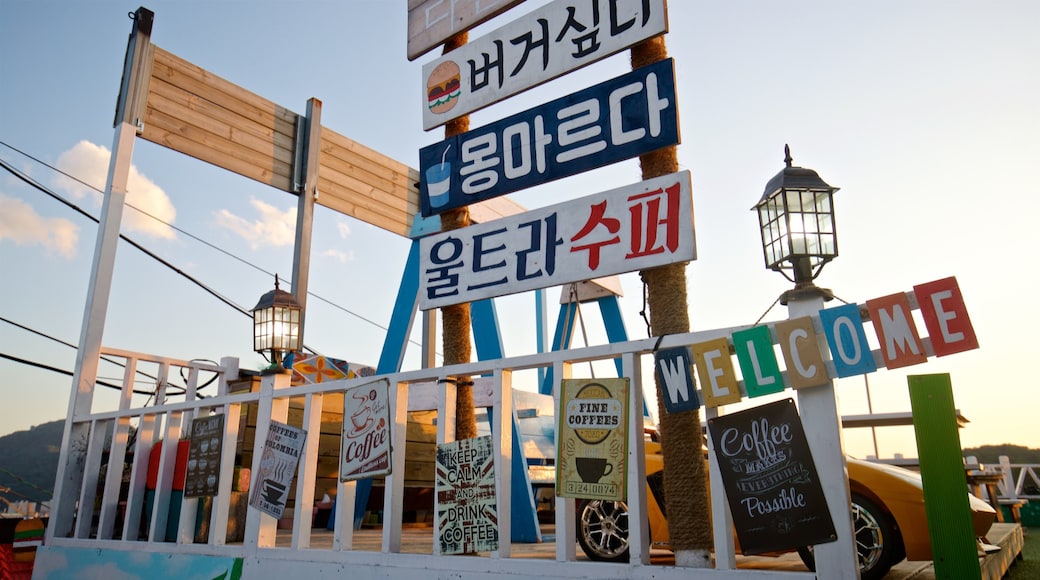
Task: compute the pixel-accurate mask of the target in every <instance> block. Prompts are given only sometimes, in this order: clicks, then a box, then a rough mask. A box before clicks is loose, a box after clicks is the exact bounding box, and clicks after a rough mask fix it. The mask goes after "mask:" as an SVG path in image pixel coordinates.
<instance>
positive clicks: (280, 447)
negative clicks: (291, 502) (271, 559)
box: [249, 421, 307, 519]
mask: <svg viewBox="0 0 1040 580" xmlns="http://www.w3.org/2000/svg"><path fill="white" fill-rule="evenodd" d="M306 438H307V432H306V431H304V430H302V429H297V428H296V427H293V426H292V425H286V424H284V423H279V422H277V421H271V425H270V428H269V429H268V431H267V440H266V441H264V446H263V450H262V451H261V453H263V455H261V456H260V468H259V469H257V472H256V476H255V477H253V489H252V491H251V493H250V494H249V505H251V506H253V507H255V508H256V509H258V510H260V511H262V512H264V513H266V514H268V515H270V516H272V517H274V518H276V519H281V517H282V515H283V514H284V513H285V500H286V499H287V498H288V497H289V486H291V485H292V480H293V476H294V475H295V474H296V465H297V464H298V463H299V461H300V452H301V451H302V450H303V442H304V440H305V439H306Z"/></svg>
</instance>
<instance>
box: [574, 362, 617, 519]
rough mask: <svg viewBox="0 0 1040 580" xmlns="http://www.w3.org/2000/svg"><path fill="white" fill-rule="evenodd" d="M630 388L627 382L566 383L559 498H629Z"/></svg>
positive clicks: (604, 380)
mask: <svg viewBox="0 0 1040 580" xmlns="http://www.w3.org/2000/svg"><path fill="white" fill-rule="evenodd" d="M628 388H629V381H628V379H627V378H621V379H564V380H563V381H562V383H561V391H560V392H561V395H560V412H559V415H558V416H559V417H560V428H559V431H558V432H559V437H560V440H559V445H558V446H557V456H556V495H558V496H561V497H574V498H586V499H605V500H615V501H621V500H624V499H625V473H626V460H627V457H628V436H627V435H628Z"/></svg>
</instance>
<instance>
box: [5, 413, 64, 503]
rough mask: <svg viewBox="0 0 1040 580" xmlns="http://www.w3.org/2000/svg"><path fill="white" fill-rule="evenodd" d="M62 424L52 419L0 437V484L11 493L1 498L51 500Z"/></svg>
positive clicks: (62, 422)
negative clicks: (26, 429)
mask: <svg viewBox="0 0 1040 580" xmlns="http://www.w3.org/2000/svg"><path fill="white" fill-rule="evenodd" d="M64 426H65V421H52V422H50V423H44V424H43V425H37V426H35V427H33V428H31V429H29V430H28V431H18V432H15V433H11V434H10V435H4V436H3V437H0V487H9V488H11V491H12V492H14V493H5V494H4V497H7V498H8V499H10V500H12V501H16V500H20V499H30V500H32V501H37V502H40V501H46V502H49V501H50V500H51V496H52V495H54V494H53V489H54V477H55V475H56V474H57V472H58V452H59V451H60V450H61V434H62V430H63V429H64Z"/></svg>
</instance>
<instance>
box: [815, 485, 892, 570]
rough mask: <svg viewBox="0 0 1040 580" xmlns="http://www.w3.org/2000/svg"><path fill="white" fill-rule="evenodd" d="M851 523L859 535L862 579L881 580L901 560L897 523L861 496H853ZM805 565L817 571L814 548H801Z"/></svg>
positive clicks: (856, 494)
mask: <svg viewBox="0 0 1040 580" xmlns="http://www.w3.org/2000/svg"><path fill="white" fill-rule="evenodd" d="M852 523H853V533H854V534H855V535H856V553H857V556H858V559H859V574H860V578H861V580H880V578H883V577H884V576H885V574H887V573H888V571H889V570H890V569H892V566H895V565H896V563H898V562H899V561H900V560H902V559H903V557H902V553H903V552H902V550H901V549H900V544H901V543H902V539H901V538H900V537H899V531H898V529H897V528H896V525H895V521H894V520H893V519H892V516H890V515H888V512H886V511H885V510H883V509H881V508H880V507H879V506H878V505H877V504H876V503H874V502H873V501H871V500H869V499H867V498H866V497H864V496H862V495H860V494H858V493H853V494H852ZM798 555H799V556H801V557H802V562H804V563H805V565H806V566H807V567H808V568H809V569H810V570H812V571H814V572H815V571H816V559H815V558H814V557H813V552H812V546H807V547H804V548H798Z"/></svg>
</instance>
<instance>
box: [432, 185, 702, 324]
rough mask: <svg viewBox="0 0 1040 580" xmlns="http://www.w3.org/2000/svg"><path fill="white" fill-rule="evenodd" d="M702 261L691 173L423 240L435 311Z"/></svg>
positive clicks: (630, 186) (599, 194)
mask: <svg viewBox="0 0 1040 580" xmlns="http://www.w3.org/2000/svg"><path fill="white" fill-rule="evenodd" d="M696 257H697V252H696V245H695V240H694V230H693V197H692V195H691V191H690V172H689V171H680V172H678V173H672V174H670V175H664V176H661V177H656V178H654V179H648V180H646V181H643V182H640V183H636V184H634V185H629V186H626V187H621V188H618V189H612V190H610V191H606V192H602V193H597V194H593V195H589V196H586V197H583V198H580V199H576V200H572V201H568V202H565V203H560V204H556V205H552V206H549V207H545V208H540V209H536V210H531V211H528V212H525V213H522V214H519V215H515V216H510V217H507V218H501V219H497V220H494V221H491V222H488V223H485V224H478V225H473V226H469V227H466V228H461V229H457V230H451V231H448V232H442V233H440V234H436V235H432V236H427V237H424V238H422V239H420V240H419V261H420V266H419V267H420V271H419V308H421V309H423V310H429V309H431V308H440V307H443V306H449V305H451V304H459V303H462V302H472V301H475V300H482V299H484V298H493V297H495V296H502V295H505V294H514V293H517V292H523V291H526V290H537V289H539V288H548V287H549V286H559V285H560V284H566V283H568V282H578V281H581V280H589V279H592V278H601V277H603V276H610V275H613V274H621V273H623V272H632V271H635V270H643V269H646V268H655V267H657V266H664V265H667V264H674V263H679V262H688V261H690V260H693V259H695V258H696Z"/></svg>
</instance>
